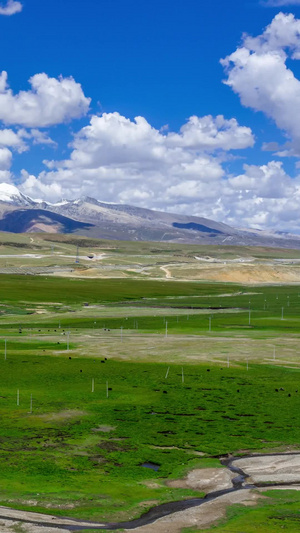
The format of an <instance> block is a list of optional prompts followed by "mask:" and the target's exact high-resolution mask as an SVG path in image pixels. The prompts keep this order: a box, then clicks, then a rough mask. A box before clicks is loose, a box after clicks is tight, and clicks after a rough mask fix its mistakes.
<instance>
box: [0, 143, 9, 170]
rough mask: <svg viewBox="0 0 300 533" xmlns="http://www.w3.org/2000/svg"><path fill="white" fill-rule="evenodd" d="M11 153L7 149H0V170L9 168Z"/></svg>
mask: <svg viewBox="0 0 300 533" xmlns="http://www.w3.org/2000/svg"><path fill="white" fill-rule="evenodd" d="M11 160H12V153H11V151H10V150H9V149H8V148H0V170H9V169H10V167H11Z"/></svg>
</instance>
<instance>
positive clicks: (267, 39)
mask: <svg viewBox="0 0 300 533" xmlns="http://www.w3.org/2000/svg"><path fill="white" fill-rule="evenodd" d="M288 58H292V59H294V60H298V59H300V20H299V19H296V18H295V17H294V15H292V14H284V13H278V15H276V16H275V18H274V19H273V21H272V22H271V24H270V25H269V26H267V28H266V29H265V31H264V32H263V33H262V34H261V35H259V36H258V37H250V36H248V35H245V36H244V38H243V44H242V46H240V47H239V48H237V50H236V51H235V52H233V53H232V54H231V55H229V56H227V57H226V58H225V59H223V60H221V63H222V64H223V66H224V67H225V70H226V72H227V76H228V77H227V80H226V81H225V83H226V84H227V85H229V86H230V87H231V88H232V89H233V91H234V92H235V93H237V94H238V95H239V97H240V100H241V103H242V104H243V105H244V106H246V107H250V108H252V109H254V110H256V111H262V112H263V113H265V114H266V115H267V116H268V117H271V118H272V119H273V120H274V121H275V123H276V125H277V126H278V128H280V129H281V130H283V131H284V133H285V134H286V135H287V136H288V137H289V138H290V139H291V140H292V142H293V152H294V153H298V154H299V153H300V81H299V80H298V79H297V78H296V77H295V75H294V73H293V72H292V70H291V69H290V68H288V67H287V65H286V62H287V59H288Z"/></svg>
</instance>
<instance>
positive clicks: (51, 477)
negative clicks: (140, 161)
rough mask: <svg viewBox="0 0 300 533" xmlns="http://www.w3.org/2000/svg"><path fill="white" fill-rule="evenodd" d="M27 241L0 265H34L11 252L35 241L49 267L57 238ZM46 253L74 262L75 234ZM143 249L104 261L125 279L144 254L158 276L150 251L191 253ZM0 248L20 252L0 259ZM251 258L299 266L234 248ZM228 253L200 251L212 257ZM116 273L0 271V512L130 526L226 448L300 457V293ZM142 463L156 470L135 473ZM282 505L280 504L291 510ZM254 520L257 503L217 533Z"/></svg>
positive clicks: (134, 247)
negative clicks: (299, 453)
mask: <svg viewBox="0 0 300 533" xmlns="http://www.w3.org/2000/svg"><path fill="white" fill-rule="evenodd" d="M58 237H59V236H55V239H58ZM7 238H9V239H12V237H11V236H9V237H7ZM30 238H31V239H33V241H34V242H33V243H32V242H28V241H29V237H28V236H22V237H19V236H18V239H19V240H16V241H15V242H14V241H13V240H10V241H7V242H5V243H4V244H3V245H2V246H3V249H2V253H3V256H2V259H1V256H0V266H1V264H3V262H4V261H5V260H6V261H9V262H12V263H14V264H18V265H19V266H18V268H23V266H22V265H23V260H24V261H25V262H26V261H28V265H27V266H26V268H29V267H30V265H31V266H32V264H33V263H34V261H35V260H36V259H35V258H32V257H31V258H27V259H26V258H20V257H19V255H20V254H19V253H17V252H18V250H19V249H20V248H22V244H23V245H25V248H24V249H25V252H26V250H27V248H26V246H27V245H28V247H29V248H28V250H29V251H30V253H33V249H32V246H34V247H38V246H40V248H43V247H44V248H43V254H42V255H43V258H42V259H41V261H43V262H44V265H45V266H47V267H49V257H50V259H51V261H52V260H53V259H52V258H53V256H54V255H55V253H56V252H55V248H54V251H53V249H52V248H51V247H52V245H53V244H52V242H53V241H50V240H49V241H46V240H45V238H41V237H37V236H33V237H30ZM48 238H50V237H49V236H48V237H47V239H48ZM22 239H23V241H24V242H23V241H22ZM39 239H40V240H39ZM15 244H16V245H17V248H16V247H15ZM81 244H82V248H83V243H82V241H81ZM85 245H86V247H85V248H84V254H87V253H91V252H89V250H91V249H92V248H91V243H90V242H89V243H85ZM47 246H48V252H47V249H46V247H47ZM56 246H63V247H64V250H65V251H66V254H65V255H67V257H65V258H60V261H66V266H67V267H68V268H69V267H70V268H71V266H72V265H73V268H75V269H76V268H79V267H76V266H74V257H76V248H75V252H74V246H76V239H75V244H74V242H73V241H72V242H71V243H68V242H66V237H64V238H62V239H61V242H57V241H55V247H56ZM105 246H106V249H108V250H109V253H112V248H110V247H112V246H113V245H112V243H100V244H99V243H98V247H99V249H97V250H98V252H99V254H100V253H101V252H100V250H104V248H105ZM115 246H116V244H115ZM151 246H152V248H150V245H149V244H147V243H144V244H143V243H142V244H141V243H129V244H128V246H127V244H124V243H118V245H117V246H116V248H115V250H114V252H113V253H114V254H115V256H114V261H116V262H117V260H118V257H119V258H120V259H119V261H120V263H122V265H123V266H122V268H123V270H122V272H123V274H124V272H125V270H124V261H125V258H124V255H126V257H127V260H128V264H132V263H133V261H131V259H132V257H131V255H132V256H133V255H134V254H138V251H139V252H140V257H141V255H143V257H144V259H143V260H144V261H145V255H147V253H148V252H149V250H152V252H151V253H150V252H149V255H150V257H149V258H148V259H149V262H152V263H153V264H154V265H155V268H157V269H160V266H159V265H157V262H156V263H155V261H157V259H156V260H154V256H157V255H162V254H165V255H166V254H172V255H175V254H177V255H179V254H180V253H181V254H182V255H184V256H185V258H186V261H187V262H188V261H189V260H191V262H192V261H193V259H192V254H196V253H197V254H198V253H199V250H198V251H197V252H196V251H195V250H194V249H193V248H192V247H188V246H187V247H186V248H184V247H178V245H176V246H177V248H176V247H175V246H173V245H172V246H171V245H165V244H164V245H160V244H157V243H155V245H153V244H152V245H151ZM122 247H123V252H122ZM168 247H169V248H170V251H168ZM197 248H199V247H197ZM224 248H225V247H224ZM7 249H9V250H11V251H12V253H11V255H14V254H15V255H16V256H18V257H16V258H15V259H14V258H12V259H11V258H10V259H8V258H6V259H4V255H9V254H4V251H5V252H6V251H7ZM93 251H94V253H95V245H94V247H93ZM125 251H126V254H125ZM200 251H201V250H200ZM23 252H24V250H21V253H22V254H23ZM46 252H47V253H46ZM98 252H97V253H98ZM202 252H203V254H204V250H203V251H202ZM239 252H240V251H239ZM250 252H251V257H253V256H254V255H255V254H256V256H257V257H256V260H257V261H274V260H277V259H280V260H282V261H288V262H289V261H296V260H297V258H299V257H300V252H298V251H293V252H292V251H282V250H280V251H274V250H271V251H270V254H269V255H268V254H267V252H266V251H264V250H255V249H251V250H250V251H247V250H245V251H244V254H247V253H249V256H250ZM71 253H73V254H74V255H73V259H71ZM80 253H82V254H83V252H80ZM206 253H207V254H208V251H207V250H206ZM237 253H238V251H237V250H235V249H230V248H228V249H227V250H225V249H224V250H223V249H221V250H219V251H218V250H217V249H216V250H214V249H210V250H209V256H210V257H214V256H216V259H218V260H219V259H220V254H221V255H223V256H224V257H225V255H226V254H227V255H226V258H227V260H228V258H229V259H230V258H231V259H232V260H234V259H235V258H236V256H237ZM47 254H48V255H49V257H48V262H47V261H46V257H45V256H46V255H47ZM218 254H219V255H218ZM224 257H223V258H224ZM1 261H2V263H1ZM37 261H38V259H37ZM86 261H87V262H88V260H86ZM109 261H110V262H112V259H111V257H110V259H109ZM15 262H16V263H15ZM163 264H164V263H163ZM50 266H51V265H50ZM60 266H61V263H60ZM294 266H295V268H298V267H297V264H295V265H294ZM3 268H6V269H9V268H14V267H13V266H9V265H7V264H6V266H3ZM80 268H81V273H82V272H83V273H84V269H83V268H82V265H81V266H80ZM292 268H294V267H292ZM126 272H127V273H126V276H128V278H126V277H123V279H120V278H113V277H111V278H106V279H102V278H101V277H100V278H95V279H89V278H88V277H75V278H74V277H71V278H61V277H53V276H51V275H46V276H28V275H27V276H24V275H11V274H8V273H7V274H2V275H0V415H1V425H0V457H1V459H2V460H1V470H0V487H1V488H0V503H1V504H3V505H6V506H11V507H17V508H19V509H27V510H36V511H43V512H49V513H55V514H57V515H59V514H61V515H69V516H73V517H77V518H89V519H94V520H95V519H99V520H105V521H110V520H124V519H127V518H131V517H135V516H139V515H140V514H141V513H142V512H143V511H144V510H145V509H147V508H149V507H152V506H153V505H155V504H158V503H162V502H166V501H172V500H179V499H184V498H187V497H193V496H195V495H197V496H199V492H196V491H193V490H188V489H171V488H170V487H168V486H167V485H166V483H165V481H166V480H167V479H174V478H177V477H182V476H183V475H184V474H185V473H186V472H187V471H189V470H190V469H192V468H199V467H200V468H201V467H208V466H217V467H221V465H220V462H219V459H218V458H219V457H220V456H221V455H223V454H224V455H226V454H228V453H234V454H237V453H241V454H242V453H246V452H247V451H272V450H276V451H283V450H286V449H289V450H292V449H295V448H297V447H299V442H300V423H299V408H300V357H299V355H300V349H299V325H300V288H299V287H298V286H297V285H294V284H293V285H254V284H252V285H251V286H249V285H242V284H233V283H232V284H229V283H209V282H199V281H197V282H195V281H175V280H172V279H164V280H159V279H136V278H135V273H134V274H133V277H134V279H131V278H130V275H129V274H128V271H126ZM160 272H161V271H160ZM113 273H114V270H113V269H112V270H110V271H109V275H110V276H112V275H113ZM124 275H125V274H124ZM5 340H6V352H5ZM5 355H6V357H5ZM18 391H19V393H18ZM298 391H299V392H298ZM31 397H32V409H31ZM18 398H19V400H18ZM149 462H150V463H153V464H155V465H157V466H158V467H159V468H158V470H156V471H155V470H152V469H149V468H145V467H143V466H141V465H142V464H143V463H149ZM272 494H273V493H272ZM273 497H274V498H277V495H276V494H273V496H272V498H273ZM281 497H282V498H283V497H284V498H286V499H288V498H289V497H290V499H289V502H290V507H288V508H289V509H290V511H289V512H291V513H292V512H294V511H293V510H294V508H296V506H297V502H296V499H297V496H296V495H295V494H294V493H293V494H292V495H291V496H290V494H289V493H288V492H287V493H285V494H284V495H281ZM297 501H298V500H297ZM281 503H282V502H281ZM281 503H280V505H281ZM270 505H271V504H270ZM282 505H283V511H284V509H287V505H288V504H287V501H286V500H285V501H284V502H283V503H282ZM278 506H279V501H278ZM284 506H285V507H284ZM272 509H274V507H272ZM278 509H279V510H280V509H281V507H278ZM252 512H253V513H255V512H256V513H258V514H257V517H258V518H257V520H258V521H259V520H260V519H261V517H262V516H266V515H263V513H264V512H265V510H264V507H259V508H257V510H255V511H254V510H243V511H241V510H239V511H238V512H236V511H234V513H235V514H234V515H230V517H229V518H230V521H231V522H228V524H229V525H228V526H227V525H225V524H223V525H222V526H219V527H223V529H216V531H232V532H234V531H245V532H249V533H251V532H252V530H251V529H246V528H245V523H246V521H247V520H248V518H247V516H248V514H247V513H252ZM278 512H279V511H278ZM246 515H247V516H246ZM253 516H254V518H255V516H256V515H253ZM293 516H294V515H293ZM293 516H292V517H291V516H290V517H289V519H291V520H294V518H293ZM251 520H252V518H251ZM253 520H254V519H253ZM255 520H256V518H255ZM294 521H295V520H294ZM253 523H254V522H253ZM258 523H259V522H257V524H258ZM270 523H272V524H274V523H275V522H270ZM282 523H284V524H286V522H281V525H282ZM230 524H231V525H230ZM232 524H233V525H232ZM230 527H231V528H232V527H236V529H230ZM239 527H240V529H238V528H239ZM251 527H252V526H251ZM258 527H259V526H258V525H257V528H258ZM270 527H271V526H270ZM276 527H277V526H276ZM224 528H225V529H224ZM226 528H227V529H226ZM243 528H244V529H243ZM256 530H257V531H259V529H256ZM265 531H271V532H272V531H273V529H268V530H266V529H265ZM274 531H277V530H276V529H274ZM290 531H293V529H290Z"/></svg>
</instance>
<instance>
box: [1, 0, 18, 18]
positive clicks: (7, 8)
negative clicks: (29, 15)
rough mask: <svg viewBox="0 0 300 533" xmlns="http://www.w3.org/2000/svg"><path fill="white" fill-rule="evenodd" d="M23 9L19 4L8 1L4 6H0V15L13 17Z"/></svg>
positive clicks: (13, 0)
mask: <svg viewBox="0 0 300 533" xmlns="http://www.w3.org/2000/svg"><path fill="white" fill-rule="evenodd" d="M22 9H23V5H22V4H21V2H16V1H15V0H8V1H7V2H6V4H5V5H3V4H0V15H6V16H10V15H15V14H16V13H20V12H21V11H22Z"/></svg>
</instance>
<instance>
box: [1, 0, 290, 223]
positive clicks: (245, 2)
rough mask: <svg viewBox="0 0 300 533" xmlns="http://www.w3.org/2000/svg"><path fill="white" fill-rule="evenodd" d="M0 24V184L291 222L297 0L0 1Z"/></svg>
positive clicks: (48, 195)
mask: <svg viewBox="0 0 300 533" xmlns="http://www.w3.org/2000/svg"><path fill="white" fill-rule="evenodd" d="M265 28H268V29H267V30H265ZM0 35H1V41H2V43H1V51H2V53H1V66H0V72H1V71H2V75H1V77H0V182H4V183H11V184H17V185H18V187H19V188H20V189H21V190H22V191H23V192H24V193H26V194H28V195H29V196H31V197H33V198H44V199H46V200H48V201H51V202H56V201H59V200H60V199H61V198H62V197H67V198H77V197H79V196H83V195H88V196H94V197H96V198H98V199H100V200H103V201H109V202H122V203H129V204H130V203H131V204H134V205H140V206H142V207H149V208H153V209H160V210H167V211H173V212H174V211H175V212H181V213H185V214H194V215H199V216H206V217H209V218H213V219H217V220H220V221H224V222H227V223H230V224H234V225H238V226H244V227H259V228H261V229H265V228H274V229H283V230H287V231H294V232H296V231H297V232H299V231H300V217H299V214H298V205H299V199H300V176H299V174H300V171H299V168H300V167H299V163H298V161H299V158H300V116H299V127H298V126H297V124H298V120H297V119H298V115H300V81H299V79H300V66H299V57H300V52H299V50H300V0H294V1H292V0H291V1H288V0H266V1H263V0H261V1H260V0H231V1H227V2H224V0H210V1H209V2H208V1H202V0H184V1H183V0H172V1H171V0H152V1H151V2H149V3H146V2H143V1H141V0H105V1H104V0H85V1H84V2H82V1H78V0H64V1H63V2H62V1H61V0H60V1H58V0H43V1H41V0H24V1H23V0H20V1H15V0H9V1H7V0H2V1H0ZM246 35H248V37H247V36H246ZM249 36H252V37H253V38H255V39H252V40H251V39H250V38H249ZM226 58H227V59H226ZM221 59H223V61H222V62H220V60H221ZM6 73H7V74H6ZM224 82H225V83H224ZM298 84H299V85H298ZM220 116H221V118H220ZM135 117H141V118H140V119H138V120H137V119H136V118H135ZM190 117H193V118H192V119H191V118H190ZM217 117H219V118H217Z"/></svg>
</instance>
